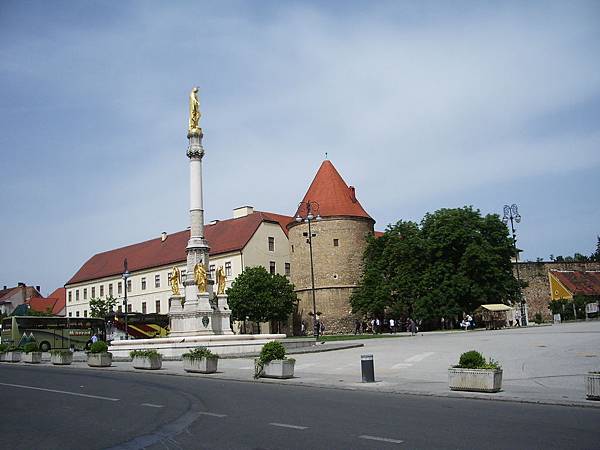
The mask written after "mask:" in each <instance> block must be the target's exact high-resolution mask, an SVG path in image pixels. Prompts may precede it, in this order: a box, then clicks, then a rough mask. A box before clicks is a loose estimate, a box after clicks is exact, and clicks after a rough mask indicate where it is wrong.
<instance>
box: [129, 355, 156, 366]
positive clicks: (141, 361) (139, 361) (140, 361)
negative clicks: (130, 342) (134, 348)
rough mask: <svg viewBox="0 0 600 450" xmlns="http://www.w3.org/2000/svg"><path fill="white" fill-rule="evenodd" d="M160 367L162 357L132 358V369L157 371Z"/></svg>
mask: <svg viewBox="0 0 600 450" xmlns="http://www.w3.org/2000/svg"><path fill="white" fill-rule="evenodd" d="M161 367H162V356H160V355H159V356H158V357H152V358H146V357H143V356H135V357H134V358H133V368H134V369H144V370H158V369H160V368H161Z"/></svg>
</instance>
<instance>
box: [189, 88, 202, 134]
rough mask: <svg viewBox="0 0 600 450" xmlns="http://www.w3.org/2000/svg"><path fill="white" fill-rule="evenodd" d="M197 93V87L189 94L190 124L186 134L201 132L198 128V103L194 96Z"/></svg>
mask: <svg viewBox="0 0 600 450" xmlns="http://www.w3.org/2000/svg"><path fill="white" fill-rule="evenodd" d="M197 93H198V88H197V87H195V88H194V89H192V92H190V124H189V127H188V133H190V134H193V133H200V131H201V130H200V128H199V127H198V122H199V121H200V102H199V101H198V97H197V96H196V94H197Z"/></svg>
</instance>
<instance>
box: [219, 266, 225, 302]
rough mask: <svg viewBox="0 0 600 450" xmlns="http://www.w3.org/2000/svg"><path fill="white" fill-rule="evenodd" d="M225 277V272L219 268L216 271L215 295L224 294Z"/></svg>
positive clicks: (221, 267)
mask: <svg viewBox="0 0 600 450" xmlns="http://www.w3.org/2000/svg"><path fill="white" fill-rule="evenodd" d="M226 280H227V277H226V276H225V271H224V270H223V266H220V267H219V268H218V269H217V295H219V294H224V293H225V281H226Z"/></svg>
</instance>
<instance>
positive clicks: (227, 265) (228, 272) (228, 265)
mask: <svg viewBox="0 0 600 450" xmlns="http://www.w3.org/2000/svg"><path fill="white" fill-rule="evenodd" d="M225 276H226V277H230V276H231V262H229V261H227V262H226V263H225Z"/></svg>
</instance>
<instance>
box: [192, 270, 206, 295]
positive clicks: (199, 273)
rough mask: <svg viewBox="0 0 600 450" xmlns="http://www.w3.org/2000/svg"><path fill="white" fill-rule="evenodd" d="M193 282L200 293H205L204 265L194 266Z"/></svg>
mask: <svg viewBox="0 0 600 450" xmlns="http://www.w3.org/2000/svg"><path fill="white" fill-rule="evenodd" d="M194 280H195V281H196V285H197V286H198V290H199V291H200V292H206V284H207V283H206V268H205V267H204V264H201V263H198V264H196V265H195V266H194Z"/></svg>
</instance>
